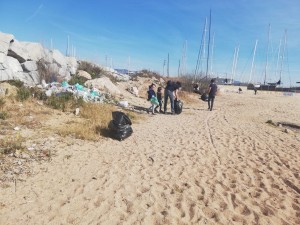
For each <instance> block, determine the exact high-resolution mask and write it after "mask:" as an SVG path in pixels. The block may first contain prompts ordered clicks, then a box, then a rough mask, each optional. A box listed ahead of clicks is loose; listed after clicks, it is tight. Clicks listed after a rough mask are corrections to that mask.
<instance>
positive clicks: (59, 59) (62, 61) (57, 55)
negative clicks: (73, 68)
mask: <svg viewBox="0 0 300 225" xmlns="http://www.w3.org/2000/svg"><path fill="white" fill-rule="evenodd" d="M52 57H53V62H54V63H56V64H58V65H59V66H60V67H63V66H67V61H66V58H65V56H64V55H63V54H61V52H60V51H58V50H56V49H54V50H53V52H52Z"/></svg>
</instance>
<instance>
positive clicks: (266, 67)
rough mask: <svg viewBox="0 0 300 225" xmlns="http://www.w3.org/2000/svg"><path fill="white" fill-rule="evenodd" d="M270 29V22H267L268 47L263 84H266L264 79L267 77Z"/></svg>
mask: <svg viewBox="0 0 300 225" xmlns="http://www.w3.org/2000/svg"><path fill="white" fill-rule="evenodd" d="M270 31H271V24H269V31H268V47H267V55H266V66H265V78H264V84H266V79H267V69H268V55H269V45H270Z"/></svg>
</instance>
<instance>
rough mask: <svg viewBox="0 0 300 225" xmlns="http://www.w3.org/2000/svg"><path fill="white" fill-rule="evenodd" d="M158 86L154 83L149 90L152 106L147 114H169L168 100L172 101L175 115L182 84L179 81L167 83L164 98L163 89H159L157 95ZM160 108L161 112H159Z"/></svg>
mask: <svg viewBox="0 0 300 225" xmlns="http://www.w3.org/2000/svg"><path fill="white" fill-rule="evenodd" d="M155 88H156V85H155V84H154V83H152V84H151V85H150V86H149V90H148V100H149V101H150V102H151V106H150V107H149V108H148V109H147V112H148V113H149V112H151V113H152V114H153V115H155V114H156V113H163V114H166V113H167V105H168V99H170V103H171V113H172V115H174V114H175V108H174V101H175V100H178V91H179V90H180V89H181V83H180V82H179V81H171V80H169V81H168V82H167V85H166V87H165V88H164V96H163V88H162V87H158V88H157V93H155ZM163 99H164V108H163V109H164V110H162V103H163ZM158 107H159V111H158Z"/></svg>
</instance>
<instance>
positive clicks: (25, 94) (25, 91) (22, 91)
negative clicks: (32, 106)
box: [16, 86, 31, 102]
mask: <svg viewBox="0 0 300 225" xmlns="http://www.w3.org/2000/svg"><path fill="white" fill-rule="evenodd" d="M30 96H31V91H30V88H28V87H24V86H23V87H20V88H19V89H18V90H17V96H16V99H17V100H18V101H21V102H23V101H25V100H27V99H28V98H29V97H30Z"/></svg>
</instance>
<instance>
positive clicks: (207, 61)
mask: <svg viewBox="0 0 300 225" xmlns="http://www.w3.org/2000/svg"><path fill="white" fill-rule="evenodd" d="M210 30H211V10H210V11H209V30H208V48H207V60H206V75H205V78H207V75H208V65H209V53H210V51H209V49H210Z"/></svg>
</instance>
